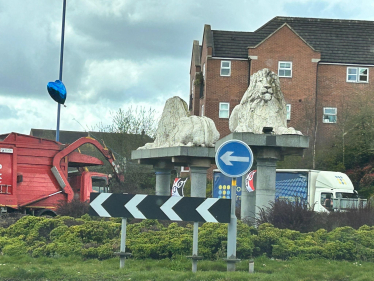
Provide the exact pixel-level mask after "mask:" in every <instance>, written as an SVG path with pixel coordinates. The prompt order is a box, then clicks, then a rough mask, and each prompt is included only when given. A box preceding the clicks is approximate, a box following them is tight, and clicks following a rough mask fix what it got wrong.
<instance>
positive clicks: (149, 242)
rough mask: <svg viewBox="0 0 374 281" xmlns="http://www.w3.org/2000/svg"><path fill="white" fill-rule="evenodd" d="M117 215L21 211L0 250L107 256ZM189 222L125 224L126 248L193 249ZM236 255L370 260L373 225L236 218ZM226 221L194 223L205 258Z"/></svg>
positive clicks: (143, 253) (219, 254) (220, 251)
mask: <svg viewBox="0 0 374 281" xmlns="http://www.w3.org/2000/svg"><path fill="white" fill-rule="evenodd" d="M120 231H121V223H120V220H119V219H109V220H108V219H99V220H92V219H91V218H90V217H89V216H88V215H84V216H82V217H81V218H78V219H74V218H71V217H55V218H45V217H33V216H25V217H23V218H21V219H20V220H18V221H17V222H16V223H14V224H13V225H11V226H9V227H7V228H2V227H0V254H2V255H25V254H28V255H31V256H32V257H40V256H47V257H59V256H80V257H83V258H87V259H91V258H95V259H108V258H111V257H113V256H114V252H117V251H119V247H120ZM192 232H193V226H192V225H191V224H188V225H187V226H185V227H182V226H178V224H177V223H170V224H169V225H168V226H164V225H163V224H161V223H160V222H158V221H157V220H144V221H141V222H140V223H130V224H128V226H127V237H126V251H127V252H131V253H132V255H133V257H134V258H138V259H145V258H153V259H161V258H173V257H176V256H180V255H184V256H188V255H191V254H192ZM237 232H238V237H237V257H238V258H240V259H249V258H252V257H256V256H260V255H267V256H268V257H273V258H277V259H289V258H293V257H299V258H305V259H312V258H321V257H322V258H327V259H334V260H350V261H352V260H365V261H374V227H369V226H362V227H361V228H359V229H358V230H355V229H353V228H351V227H340V228H336V229H334V230H333V231H330V232H327V231H326V230H324V229H320V230H318V231H316V232H309V233H300V232H298V231H294V230H289V229H278V228H275V227H274V226H273V225H271V224H269V223H264V224H262V225H260V226H259V227H258V228H257V229H256V228H254V227H250V226H248V225H246V224H244V223H242V222H241V221H238V231H237ZM226 246H227V224H218V223H216V224H215V223H205V224H203V225H202V226H200V227H199V255H201V256H204V258H206V259H220V258H223V257H225V256H226Z"/></svg>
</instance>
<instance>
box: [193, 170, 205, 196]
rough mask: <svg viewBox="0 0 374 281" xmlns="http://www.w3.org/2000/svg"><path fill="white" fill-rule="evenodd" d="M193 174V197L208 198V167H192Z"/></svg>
mask: <svg viewBox="0 0 374 281" xmlns="http://www.w3.org/2000/svg"><path fill="white" fill-rule="evenodd" d="M190 173H191V197H203V198H205V197H206V181H207V168H206V167H193V166H191V167H190Z"/></svg>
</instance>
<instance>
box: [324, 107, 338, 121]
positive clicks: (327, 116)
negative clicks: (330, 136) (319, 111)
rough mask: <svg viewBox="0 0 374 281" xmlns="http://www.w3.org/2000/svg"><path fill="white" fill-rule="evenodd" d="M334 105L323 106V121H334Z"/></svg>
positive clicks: (335, 110)
mask: <svg viewBox="0 0 374 281" xmlns="http://www.w3.org/2000/svg"><path fill="white" fill-rule="evenodd" d="M336 112H337V109H336V107H324V108H323V123H336Z"/></svg>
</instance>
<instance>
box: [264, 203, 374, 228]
mask: <svg viewBox="0 0 374 281" xmlns="http://www.w3.org/2000/svg"><path fill="white" fill-rule="evenodd" d="M263 223H271V224H272V225H274V226H275V227H277V228H281V229H290V230H296V231H300V232H302V233H307V232H314V231H318V230H319V229H325V230H327V231H332V230H334V229H335V228H337V227H345V226H349V227H352V228H353V229H359V228H360V227H361V226H363V225H369V226H374V210H373V207H372V204H371V203H369V204H368V205H366V206H365V207H363V208H358V209H350V210H347V211H346V212H330V213H317V212H314V211H313V206H309V205H308V204H307V203H305V202H302V201H298V200H296V201H288V200H283V199H282V200H276V201H275V202H271V203H270V207H267V208H263V209H260V212H259V218H258V219H257V224H258V225H260V224H263Z"/></svg>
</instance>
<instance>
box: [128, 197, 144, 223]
mask: <svg viewBox="0 0 374 281" xmlns="http://www.w3.org/2000/svg"><path fill="white" fill-rule="evenodd" d="M147 196H148V195H146V194H137V195H135V196H134V197H133V198H132V199H131V200H130V201H129V202H127V203H126V204H125V208H126V209H127V210H128V211H129V212H130V214H131V215H133V217H134V218H135V219H142V220H145V219H147V218H146V217H145V216H144V215H143V213H142V212H140V210H139V209H138V207H137V206H138V205H139V203H140V202H142V201H143V199H144V198H145V197H147Z"/></svg>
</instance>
